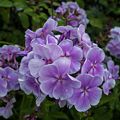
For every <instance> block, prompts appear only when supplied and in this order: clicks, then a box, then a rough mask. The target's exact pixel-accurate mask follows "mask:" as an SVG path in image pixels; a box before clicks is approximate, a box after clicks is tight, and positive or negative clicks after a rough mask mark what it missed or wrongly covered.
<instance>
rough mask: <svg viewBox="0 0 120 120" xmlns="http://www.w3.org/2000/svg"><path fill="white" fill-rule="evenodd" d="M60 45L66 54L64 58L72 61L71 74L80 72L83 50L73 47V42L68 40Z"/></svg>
mask: <svg viewBox="0 0 120 120" xmlns="http://www.w3.org/2000/svg"><path fill="white" fill-rule="evenodd" d="M59 45H60V47H61V48H62V50H63V52H64V55H63V56H64V57H67V58H69V59H70V60H71V65H70V73H76V72H77V71H79V70H80V67H81V64H80V61H81V60H82V58H83V52H82V49H81V48H79V47H77V46H73V42H72V41H71V40H68V39H66V40H63V41H61V42H60V44H59Z"/></svg>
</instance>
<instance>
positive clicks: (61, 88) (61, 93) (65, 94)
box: [53, 81, 73, 100]
mask: <svg viewBox="0 0 120 120" xmlns="http://www.w3.org/2000/svg"><path fill="white" fill-rule="evenodd" d="M72 94H73V88H71V87H69V85H67V84H62V83H61V82H60V81H59V82H57V84H56V86H55V88H54V89H53V97H54V98H55V99H60V100H65V99H68V98H70V97H71V96H72Z"/></svg>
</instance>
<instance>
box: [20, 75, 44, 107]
mask: <svg viewBox="0 0 120 120" xmlns="http://www.w3.org/2000/svg"><path fill="white" fill-rule="evenodd" d="M19 82H20V87H21V89H22V90H23V91H24V92H25V93H26V94H27V95H29V94H31V93H33V94H34V95H35V97H36V105H37V106H40V104H41V102H42V101H43V100H44V99H45V97H46V96H45V95H44V94H43V93H42V92H41V90H40V87H39V86H40V83H39V81H38V80H37V79H35V78H34V77H32V76H23V77H22V78H20V79H19Z"/></svg>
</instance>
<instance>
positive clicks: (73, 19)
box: [55, 2, 88, 27]
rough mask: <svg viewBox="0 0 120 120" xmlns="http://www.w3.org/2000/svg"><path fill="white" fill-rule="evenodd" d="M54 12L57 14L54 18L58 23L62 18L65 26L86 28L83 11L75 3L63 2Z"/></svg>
mask: <svg viewBox="0 0 120 120" xmlns="http://www.w3.org/2000/svg"><path fill="white" fill-rule="evenodd" d="M55 12H56V14H57V15H56V16H55V18H56V19H57V20H58V21H59V20H61V19H62V18H64V19H65V20H66V24H67V25H70V26H73V27H78V26H79V25H80V24H84V25H85V26H86V25H87V23H88V19H87V16H86V13H85V11H84V10H83V9H82V8H80V7H79V6H78V4H77V3H76V2H67V3H64V2H63V3H62V5H61V6H59V7H58V8H57V9H56V11H55Z"/></svg>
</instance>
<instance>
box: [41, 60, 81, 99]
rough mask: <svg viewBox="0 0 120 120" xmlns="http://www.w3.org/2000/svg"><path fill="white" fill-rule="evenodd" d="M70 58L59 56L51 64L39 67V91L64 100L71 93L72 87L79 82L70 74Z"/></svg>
mask: <svg viewBox="0 0 120 120" xmlns="http://www.w3.org/2000/svg"><path fill="white" fill-rule="evenodd" d="M70 64H71V62H70V60H69V59H67V58H60V59H58V60H56V61H55V62H54V63H53V64H50V65H46V66H44V67H42V68H41V70H40V72H39V75H40V79H39V80H40V82H41V84H40V88H41V91H42V92H43V93H44V94H46V95H49V96H50V97H53V98H55V99H60V100H66V99H68V98H70V97H71V96H72V95H73V90H74V88H79V87H80V82H79V81H78V80H76V79H75V78H73V77H72V76H70V75H69V74H68V73H69V70H70Z"/></svg>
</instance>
